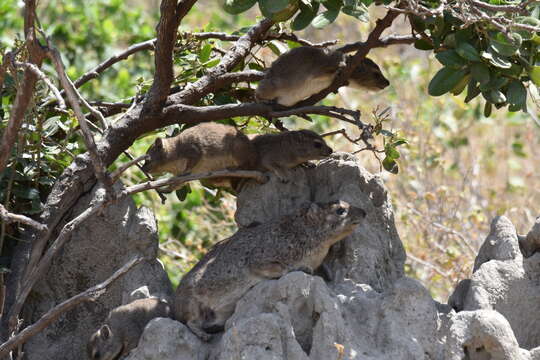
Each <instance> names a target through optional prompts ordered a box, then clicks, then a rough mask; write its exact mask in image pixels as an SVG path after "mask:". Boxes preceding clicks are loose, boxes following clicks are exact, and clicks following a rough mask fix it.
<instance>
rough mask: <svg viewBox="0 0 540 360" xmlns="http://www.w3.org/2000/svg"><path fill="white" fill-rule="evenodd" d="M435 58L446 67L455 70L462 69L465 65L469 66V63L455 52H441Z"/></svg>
mask: <svg viewBox="0 0 540 360" xmlns="http://www.w3.org/2000/svg"><path fill="white" fill-rule="evenodd" d="M435 57H436V58H437V60H439V62H440V63H441V64H443V65H444V66H445V67H451V68H454V69H459V68H462V67H463V66H464V65H466V64H467V61H465V60H464V59H463V58H462V57H461V56H459V55H458V53H457V52H456V51H455V50H446V51H441V52H439V53H437V54H436V55H435Z"/></svg>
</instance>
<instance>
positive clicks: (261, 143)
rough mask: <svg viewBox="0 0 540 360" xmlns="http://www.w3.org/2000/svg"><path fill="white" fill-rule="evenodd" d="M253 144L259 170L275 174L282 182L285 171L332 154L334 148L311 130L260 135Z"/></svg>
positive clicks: (254, 139)
mask: <svg viewBox="0 0 540 360" xmlns="http://www.w3.org/2000/svg"><path fill="white" fill-rule="evenodd" d="M251 142H252V143H253V146H254V147H255V149H256V150H257V159H258V161H257V168H258V169H259V170H263V171H265V170H268V171H271V172H273V173H274V174H275V175H276V176H277V178H278V179H280V180H281V181H285V176H286V175H285V170H287V169H290V168H293V167H295V166H298V165H300V164H302V163H305V162H307V161H309V160H320V159H324V158H325V157H327V156H329V155H330V154H332V148H331V147H329V146H328V145H327V144H326V142H325V141H324V139H323V138H322V137H321V136H320V135H319V134H317V133H315V132H313V131H311V130H297V131H286V132H281V133H277V134H264V135H258V136H255V137H254V138H253V139H252V140H251Z"/></svg>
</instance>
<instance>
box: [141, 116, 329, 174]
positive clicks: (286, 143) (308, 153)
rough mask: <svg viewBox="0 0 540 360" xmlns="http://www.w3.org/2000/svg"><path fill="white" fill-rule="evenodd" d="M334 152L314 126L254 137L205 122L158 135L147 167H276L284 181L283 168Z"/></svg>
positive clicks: (178, 171) (181, 170)
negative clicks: (176, 132) (161, 135)
mask: <svg viewBox="0 0 540 360" xmlns="http://www.w3.org/2000/svg"><path fill="white" fill-rule="evenodd" d="M331 153H332V149H331V148H330V147H329V146H328V145H327V144H326V143H325V141H324V139H323V138H322V137H321V136H320V135H318V134H317V133H315V132H313V131H310V130H298V131H286V132H282V133H278V134H266V135H258V136H255V137H254V138H253V139H252V140H250V139H249V138H248V137H247V136H246V135H244V134H243V133H242V132H241V131H239V130H237V129H236V128H235V127H233V126H229V125H223V124H218V123H202V124H199V125H196V126H193V127H191V128H189V129H187V130H185V131H183V132H182V133H180V134H179V135H177V136H175V137H171V138H167V139H161V138H158V139H156V141H155V142H154V144H153V145H152V146H151V147H150V148H149V149H148V151H147V155H148V159H147V160H146V161H145V163H144V166H143V170H144V171H147V172H150V173H152V174H157V173H162V172H168V173H171V174H174V175H180V174H183V173H203V172H208V171H215V170H221V169H229V170H233V169H244V170H254V169H257V170H262V171H272V172H273V173H274V174H275V175H276V176H277V177H278V178H279V179H280V180H282V181H284V175H283V171H284V169H289V168H292V167H295V166H297V165H300V164H302V163H304V162H306V161H308V160H320V159H322V158H325V157H327V156H328V155H330V154H331Z"/></svg>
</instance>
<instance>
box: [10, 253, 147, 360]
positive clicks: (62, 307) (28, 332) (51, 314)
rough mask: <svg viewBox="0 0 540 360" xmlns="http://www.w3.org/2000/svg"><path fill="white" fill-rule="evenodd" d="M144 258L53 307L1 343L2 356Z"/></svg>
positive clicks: (96, 295)
mask: <svg viewBox="0 0 540 360" xmlns="http://www.w3.org/2000/svg"><path fill="white" fill-rule="evenodd" d="M143 259H144V258H142V257H137V258H134V259H132V260H130V261H128V262H127V263H126V264H124V266H122V267H121V268H120V269H118V270H116V271H115V273H114V274H112V275H111V276H110V277H109V278H108V279H107V280H105V281H103V282H102V283H99V284H97V285H96V286H93V287H91V288H89V289H88V290H85V291H84V292H82V293H80V294H77V295H75V296H73V297H71V298H69V299H67V300H66V301H63V302H62V303H60V304H58V305H56V306H55V307H53V308H52V309H51V310H49V311H47V312H46V313H45V314H44V315H43V316H42V317H41V318H40V319H39V320H38V321H37V322H35V323H34V324H32V325H31V326H28V327H27V328H25V329H24V330H22V331H21V332H20V333H19V334H17V335H16V336H14V337H12V338H11V339H9V340H8V341H6V342H5V343H3V344H2V345H0V358H2V357H4V356H6V355H7V354H8V352H9V351H11V350H13V349H14V348H15V347H17V346H19V345H21V344H24V343H25V342H26V341H28V339H30V338H31V337H32V336H34V335H36V334H38V333H39V332H40V331H42V330H43V329H45V328H46V327H47V326H49V325H50V324H51V323H52V322H54V321H55V320H56V319H58V318H59V317H60V315H62V314H64V313H65V312H67V311H69V310H71V309H72V308H74V307H75V306H77V305H79V304H80V303H82V302H86V301H95V300H96V299H97V298H99V297H100V296H101V295H103V294H105V292H106V290H107V288H108V287H109V286H111V284H112V283H113V282H114V281H116V280H118V278H120V277H121V276H123V275H125V274H126V273H127V272H128V271H129V270H131V268H132V267H134V266H135V265H137V264H139V263H140V262H142V261H143Z"/></svg>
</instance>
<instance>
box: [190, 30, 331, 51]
mask: <svg viewBox="0 0 540 360" xmlns="http://www.w3.org/2000/svg"><path fill="white" fill-rule="evenodd" d="M182 36H188V37H189V36H191V37H193V38H195V39H197V40H207V39H218V40H221V41H238V39H240V36H239V35H230V34H227V33H224V32H202V33H189V32H184V33H183V34H182ZM263 40H280V41H284V40H288V41H294V42H296V43H298V44H301V45H304V46H311V47H319V48H323V47H328V46H332V45H335V44H336V43H337V40H330V41H323V42H320V43H313V42H311V41H308V40H306V39H300V38H299V37H298V36H296V35H295V34H293V33H290V34H287V33H270V34H267V35H266V36H265V37H264V38H263Z"/></svg>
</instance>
